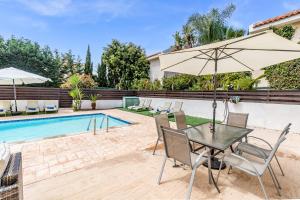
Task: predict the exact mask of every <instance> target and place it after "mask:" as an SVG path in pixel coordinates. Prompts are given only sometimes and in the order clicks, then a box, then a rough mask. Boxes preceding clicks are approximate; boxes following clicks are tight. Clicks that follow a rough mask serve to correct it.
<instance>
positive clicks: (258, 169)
mask: <svg viewBox="0 0 300 200" xmlns="http://www.w3.org/2000/svg"><path fill="white" fill-rule="evenodd" d="M285 139H286V135H285V134H282V135H281V136H280V137H279V139H278V141H277V143H276V144H275V145H274V147H273V149H272V151H271V152H270V154H269V155H268V156H266V158H263V159H264V162H259V161H257V160H249V159H247V158H245V157H243V156H241V155H237V154H235V153H231V154H230V155H224V156H223V158H222V159H221V165H220V168H219V172H218V176H217V182H218V178H219V175H220V171H221V167H222V163H223V162H225V163H226V165H228V166H230V167H233V168H237V169H239V170H241V171H244V172H246V173H248V174H249V175H252V176H256V177H257V178H258V181H259V183H260V186H261V189H262V191H263V193H264V196H265V199H268V195H267V193H266V191H265V188H264V184H263V182H262V179H261V177H262V176H263V175H264V173H265V171H266V170H267V169H268V171H269V173H270V175H271V177H272V181H273V183H274V185H275V188H276V190H277V192H278V195H279V196H280V190H279V189H280V185H279V182H278V180H277V178H276V176H275V174H274V171H273V169H272V167H271V164H270V162H271V160H272V159H273V157H274V156H275V153H276V151H277V149H278V147H279V145H280V144H281V143H282V142H283V141H284V140H285ZM257 153H258V154H263V152H261V151H259V150H257Z"/></svg>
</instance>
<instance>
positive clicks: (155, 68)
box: [149, 58, 164, 81]
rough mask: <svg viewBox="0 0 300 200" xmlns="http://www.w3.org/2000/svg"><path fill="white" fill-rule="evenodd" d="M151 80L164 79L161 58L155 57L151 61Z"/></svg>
mask: <svg viewBox="0 0 300 200" xmlns="http://www.w3.org/2000/svg"><path fill="white" fill-rule="evenodd" d="M149 76H150V80H151V81H154V80H156V79H157V80H162V78H163V76H164V72H162V71H160V62H159V59H158V58H157V59H153V60H151V61H150V72H149Z"/></svg>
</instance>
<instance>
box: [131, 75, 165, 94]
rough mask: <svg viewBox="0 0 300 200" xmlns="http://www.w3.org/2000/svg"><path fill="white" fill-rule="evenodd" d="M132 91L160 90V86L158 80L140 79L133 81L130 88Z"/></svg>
mask: <svg viewBox="0 0 300 200" xmlns="http://www.w3.org/2000/svg"><path fill="white" fill-rule="evenodd" d="M131 89H134V90H139V91H140V90H154V91H155V90H161V89H162V85H161V82H160V81H159V80H154V81H153V82H151V81H150V79H148V78H142V79H139V80H134V81H133V83H132V86H131Z"/></svg>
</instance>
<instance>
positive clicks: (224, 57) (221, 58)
mask: <svg viewBox="0 0 300 200" xmlns="http://www.w3.org/2000/svg"><path fill="white" fill-rule="evenodd" d="M241 51H243V50H242V49H239V50H237V51H235V52H233V53H229V54H228V55H230V56H232V55H233V54H236V53H238V52H241ZM222 53H223V52H222ZM226 58H229V56H227V55H226V56H223V57H220V58H219V60H223V59H226Z"/></svg>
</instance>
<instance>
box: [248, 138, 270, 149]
mask: <svg viewBox="0 0 300 200" xmlns="http://www.w3.org/2000/svg"><path fill="white" fill-rule="evenodd" d="M247 138H254V139H256V140H259V141H262V142H264V143H265V144H267V145H268V146H269V147H270V149H271V150H272V149H273V147H272V145H271V144H270V143H269V142H267V141H266V140H264V139H262V138H259V137H255V136H248V137H247Z"/></svg>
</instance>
